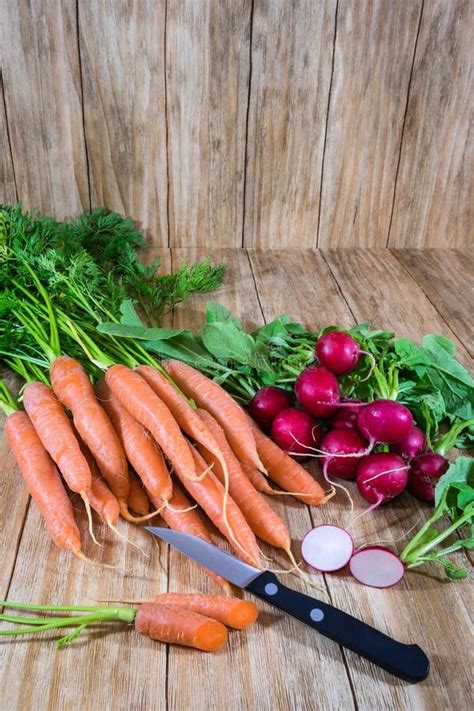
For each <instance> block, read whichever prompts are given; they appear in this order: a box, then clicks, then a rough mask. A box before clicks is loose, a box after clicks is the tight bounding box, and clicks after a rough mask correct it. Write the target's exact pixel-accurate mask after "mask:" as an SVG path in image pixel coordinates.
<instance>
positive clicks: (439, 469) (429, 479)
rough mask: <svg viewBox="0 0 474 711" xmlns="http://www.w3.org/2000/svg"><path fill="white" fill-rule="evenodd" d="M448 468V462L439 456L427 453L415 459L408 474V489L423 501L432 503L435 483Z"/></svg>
mask: <svg viewBox="0 0 474 711" xmlns="http://www.w3.org/2000/svg"><path fill="white" fill-rule="evenodd" d="M448 468H449V462H448V460H447V459H446V458H445V457H442V456H441V454H435V453H434V452H427V453H426V454H420V456H418V457H415V458H414V459H413V460H412V462H411V464H410V470H409V472H408V488H409V490H410V491H411V492H412V494H415V496H418V498H419V499H423V501H434V498H435V492H434V487H435V485H436V482H437V481H438V479H439V478H440V476H442V475H443V474H444V473H445V472H446V471H447V470H448Z"/></svg>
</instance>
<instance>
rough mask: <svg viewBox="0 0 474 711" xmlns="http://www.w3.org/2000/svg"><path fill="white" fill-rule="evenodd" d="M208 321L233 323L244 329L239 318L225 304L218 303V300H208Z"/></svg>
mask: <svg viewBox="0 0 474 711" xmlns="http://www.w3.org/2000/svg"><path fill="white" fill-rule="evenodd" d="M206 321H207V323H215V322H216V321H217V322H222V323H233V324H234V326H235V327H236V328H237V329H239V330H242V324H241V323H240V321H239V319H238V318H236V317H235V316H233V315H232V314H231V313H230V311H229V310H228V309H226V307H225V306H222V304H218V303H217V302H216V301H208V302H207V304H206Z"/></svg>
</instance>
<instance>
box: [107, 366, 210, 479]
mask: <svg viewBox="0 0 474 711" xmlns="http://www.w3.org/2000/svg"><path fill="white" fill-rule="evenodd" d="M105 380H106V383H107V385H108V386H109V388H110V390H111V391H112V393H113V394H114V395H115V397H116V398H117V399H118V400H119V401H120V402H121V403H122V405H123V406H124V408H125V409H126V410H128V412H129V413H130V414H131V415H132V417H134V418H135V419H136V420H138V422H140V424H141V425H143V427H145V428H146V429H147V430H148V431H149V432H151V434H152V436H153V437H154V438H155V440H156V442H157V443H158V444H159V446H160V447H161V449H162V450H163V452H164V453H165V454H166V456H167V457H168V459H169V460H170V461H171V463H172V465H173V467H174V468H175V470H176V471H177V472H178V471H179V472H180V474H181V476H183V477H184V478H186V479H194V480H196V479H198V478H199V477H197V476H196V467H195V463H194V459H193V456H192V454H191V451H190V449H189V445H188V443H187V441H186V440H185V439H184V437H183V435H182V433H181V430H180V428H179V425H178V423H177V422H176V420H175V419H174V417H173V415H172V414H171V412H170V411H169V408H168V407H166V405H165V404H164V402H163V401H162V400H160V398H159V397H158V395H156V394H155V393H154V392H153V390H152V389H151V388H150V386H149V385H148V383H147V382H146V381H145V380H144V379H143V378H142V377H141V375H139V374H138V373H136V372H135V371H134V370H131V369H130V368H127V367H126V366H125V365H114V366H112V367H111V368H109V369H108V371H107V373H106V375H105Z"/></svg>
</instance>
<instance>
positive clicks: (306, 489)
mask: <svg viewBox="0 0 474 711" xmlns="http://www.w3.org/2000/svg"><path fill="white" fill-rule="evenodd" d="M249 421H250V417H249ZM251 427H252V430H253V433H254V436H255V441H256V443H257V449H258V453H259V455H260V457H261V459H262V461H263V463H264V464H265V467H266V469H267V471H268V476H269V478H270V479H271V480H272V481H274V482H275V484H278V486H279V487H280V488H281V489H284V491H287V492H288V493H289V494H292V495H293V496H295V497H296V498H297V499H300V500H301V501H304V503H305V504H308V505H309V506H318V505H319V504H323V503H325V502H326V501H327V500H328V498H330V497H331V495H332V494H329V495H326V494H325V493H324V490H323V488H322V487H321V486H320V485H319V484H318V482H317V481H316V480H315V479H313V477H312V476H311V474H310V473H309V472H308V471H306V469H305V468H304V467H302V466H301V464H298V462H295V461H294V459H292V458H291V457H289V456H288V454H286V452H284V451H283V450H282V449H280V447H279V446H278V445H277V444H275V442H273V441H272V440H271V439H270V438H269V437H267V436H266V435H264V434H263V432H261V431H260V430H259V428H258V427H257V425H255V424H252V425H251Z"/></svg>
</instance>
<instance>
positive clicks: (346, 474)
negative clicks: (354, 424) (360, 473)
mask: <svg viewBox="0 0 474 711" xmlns="http://www.w3.org/2000/svg"><path fill="white" fill-rule="evenodd" d="M321 451H323V452H327V453H328V455H329V456H325V457H323V463H324V470H325V473H327V474H328V476H337V477H339V478H340V479H354V478H355V470H356V468H357V465H358V464H359V463H360V460H361V455H363V454H367V442H365V441H364V440H363V439H362V437H361V436H360V435H359V434H357V432H355V430H348V429H343V428H339V429H335V430H331V431H330V432H328V433H327V434H326V435H325V436H324V437H323V440H322V442H321ZM351 454H353V455H354V456H353V457H351V456H350V455H351ZM332 455H333V456H332ZM341 455H342V456H341Z"/></svg>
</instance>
